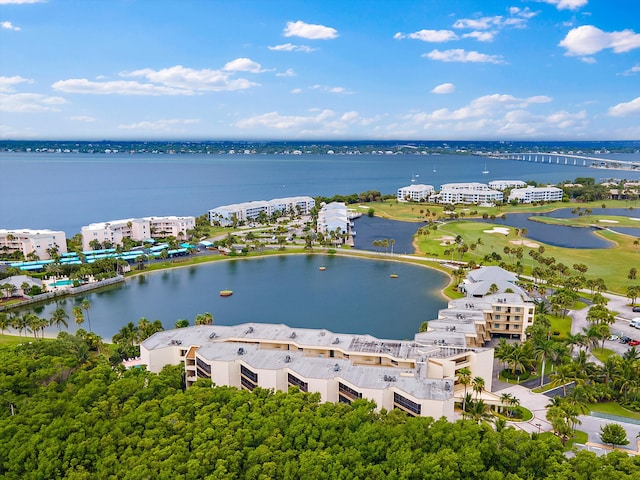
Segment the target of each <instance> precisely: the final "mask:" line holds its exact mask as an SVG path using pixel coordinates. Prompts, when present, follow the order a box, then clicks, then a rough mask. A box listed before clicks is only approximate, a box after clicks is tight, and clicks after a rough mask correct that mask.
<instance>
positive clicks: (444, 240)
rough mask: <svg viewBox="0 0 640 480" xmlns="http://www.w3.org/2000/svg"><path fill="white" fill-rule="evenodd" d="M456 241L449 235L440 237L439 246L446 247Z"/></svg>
mask: <svg viewBox="0 0 640 480" xmlns="http://www.w3.org/2000/svg"><path fill="white" fill-rule="evenodd" d="M455 239H456V237H452V236H450V235H444V236H442V237H440V245H442V246H446V245H450V244H451V242H453V241H454V240H455ZM447 242H449V243H447Z"/></svg>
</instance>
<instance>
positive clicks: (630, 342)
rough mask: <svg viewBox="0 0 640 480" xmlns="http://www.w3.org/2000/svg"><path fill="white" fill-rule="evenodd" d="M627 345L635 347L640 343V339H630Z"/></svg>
mask: <svg viewBox="0 0 640 480" xmlns="http://www.w3.org/2000/svg"><path fill="white" fill-rule="evenodd" d="M627 345H629V346H630V347H635V346H636V345H640V340H629V341H628V342H627Z"/></svg>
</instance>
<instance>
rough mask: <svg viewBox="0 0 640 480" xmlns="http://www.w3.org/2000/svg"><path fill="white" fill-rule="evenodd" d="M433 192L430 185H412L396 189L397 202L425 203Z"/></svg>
mask: <svg viewBox="0 0 640 480" xmlns="http://www.w3.org/2000/svg"><path fill="white" fill-rule="evenodd" d="M434 192H435V190H434V188H433V186H432V185H423V184H420V183H419V184H412V185H408V186H406V187H402V188H399V189H398V194H397V196H398V201H399V202H408V201H414V202H420V201H426V200H428V199H429V197H430V196H431V195H433V193H434Z"/></svg>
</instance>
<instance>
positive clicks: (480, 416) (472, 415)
mask: <svg viewBox="0 0 640 480" xmlns="http://www.w3.org/2000/svg"><path fill="white" fill-rule="evenodd" d="M462 415H463V417H465V418H468V419H469V420H473V421H474V422H476V423H482V422H488V421H489V420H491V419H492V418H493V414H492V413H491V410H490V408H489V405H487V404H486V403H484V401H483V400H482V399H480V400H476V401H472V402H469V405H468V406H467V410H466V411H465V412H462Z"/></svg>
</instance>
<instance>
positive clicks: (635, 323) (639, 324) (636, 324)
mask: <svg viewBox="0 0 640 480" xmlns="http://www.w3.org/2000/svg"><path fill="white" fill-rule="evenodd" d="M629 325H630V326H632V327H633V328H640V317H636V318H632V319H631V322H629Z"/></svg>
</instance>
